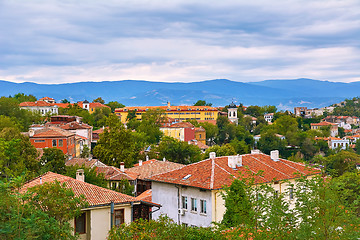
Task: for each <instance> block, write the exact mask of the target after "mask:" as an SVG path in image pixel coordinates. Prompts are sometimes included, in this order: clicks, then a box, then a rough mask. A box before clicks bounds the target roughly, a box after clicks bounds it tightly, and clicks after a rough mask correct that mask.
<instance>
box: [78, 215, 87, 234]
mask: <svg viewBox="0 0 360 240" xmlns="http://www.w3.org/2000/svg"><path fill="white" fill-rule="evenodd" d="M85 225H86V213H85V212H84V213H82V214H81V215H80V216H79V217H77V218H76V219H75V231H76V232H77V233H85V230H86V228H85Z"/></svg>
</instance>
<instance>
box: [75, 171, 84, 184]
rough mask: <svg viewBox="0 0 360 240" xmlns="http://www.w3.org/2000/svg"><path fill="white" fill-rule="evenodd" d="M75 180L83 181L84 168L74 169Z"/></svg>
mask: <svg viewBox="0 0 360 240" xmlns="http://www.w3.org/2000/svg"><path fill="white" fill-rule="evenodd" d="M76 180H79V181H82V182H85V174H84V169H78V170H77V171H76Z"/></svg>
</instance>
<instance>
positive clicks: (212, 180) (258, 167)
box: [149, 154, 321, 189]
mask: <svg viewBox="0 0 360 240" xmlns="http://www.w3.org/2000/svg"><path fill="white" fill-rule="evenodd" d="M242 164H243V166H242V167H238V168H237V169H232V168H230V167H229V166H228V157H227V156H226V157H217V158H215V159H214V160H213V159H206V160H203V161H201V162H197V163H193V164H189V165H186V166H184V167H182V168H180V169H177V170H173V171H170V172H166V173H163V174H158V175H154V176H152V177H150V178H149V180H151V181H157V182H166V183H172V184H179V185H185V186H192V187H197V188H202V189H221V188H222V187H223V186H225V185H230V184H231V183H232V181H233V179H234V178H235V177H238V176H239V175H240V174H242V175H243V177H250V176H251V174H250V172H251V173H258V172H259V171H263V174H262V176H255V183H266V182H271V181H273V180H274V179H276V180H286V179H292V178H296V177H297V176H298V175H297V174H304V175H313V174H319V173H320V172H321V171H320V170H319V169H310V168H308V167H306V166H305V165H304V164H301V163H296V162H291V161H289V160H285V159H280V160H279V161H273V160H272V159H271V158H270V156H269V155H265V154H245V155H242ZM245 166H246V167H245ZM247 168H248V169H247ZM249 171H250V172H249ZM189 175H190V177H188V178H185V176H189Z"/></svg>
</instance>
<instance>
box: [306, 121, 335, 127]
mask: <svg viewBox="0 0 360 240" xmlns="http://www.w3.org/2000/svg"><path fill="white" fill-rule="evenodd" d="M310 125H311V126H329V125H331V126H337V124H336V123H330V122H320V123H311V124H310Z"/></svg>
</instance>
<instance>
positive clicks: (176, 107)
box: [115, 106, 219, 112]
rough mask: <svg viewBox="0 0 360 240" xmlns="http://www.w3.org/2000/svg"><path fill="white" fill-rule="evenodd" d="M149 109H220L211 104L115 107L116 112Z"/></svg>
mask: <svg viewBox="0 0 360 240" xmlns="http://www.w3.org/2000/svg"><path fill="white" fill-rule="evenodd" d="M149 109H153V110H155V109H161V110H164V111H174V112H176V111H216V112H217V111H219V110H218V109H217V108H215V107H209V106H170V107H168V106H146V107H123V108H117V109H115V112H127V111H134V110H136V111H137V112H145V111H147V110H149Z"/></svg>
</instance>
